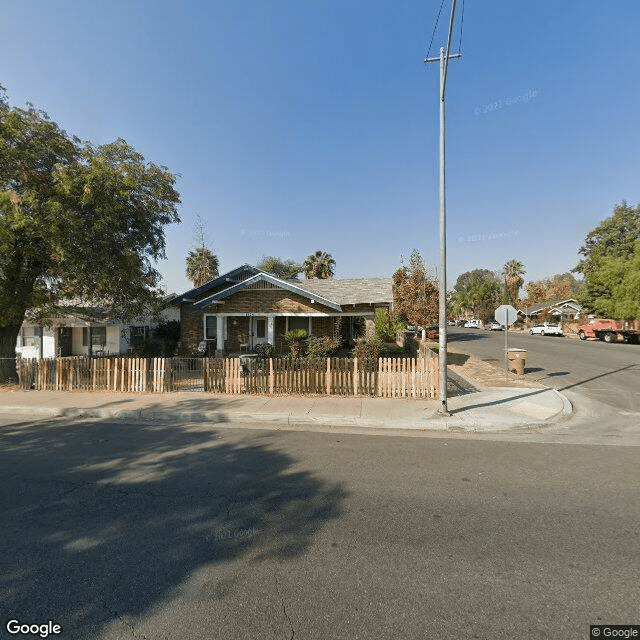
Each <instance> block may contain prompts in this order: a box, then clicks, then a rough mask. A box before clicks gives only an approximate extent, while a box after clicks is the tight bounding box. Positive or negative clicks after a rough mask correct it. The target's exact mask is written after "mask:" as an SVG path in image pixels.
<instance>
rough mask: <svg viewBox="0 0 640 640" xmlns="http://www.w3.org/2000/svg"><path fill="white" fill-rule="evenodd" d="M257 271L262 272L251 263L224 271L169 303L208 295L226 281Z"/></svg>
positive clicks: (238, 278) (241, 278) (241, 277)
mask: <svg viewBox="0 0 640 640" xmlns="http://www.w3.org/2000/svg"><path fill="white" fill-rule="evenodd" d="M257 273H262V272H261V271H260V269H256V267H252V266H251V265H250V264H243V265H242V266H241V267H238V268H237V269H233V270H232V271H228V272H227V273H223V274H222V275H221V276H218V277H217V278H214V279H213V280H209V282H205V284H203V285H202V286H200V287H195V288H193V289H189V291H186V292H185V293H182V294H181V295H179V296H176V297H175V298H173V299H172V300H170V301H169V302H168V304H169V305H174V304H180V303H181V302H187V301H193V300H199V299H200V298H201V297H202V296H203V295H206V294H207V293H209V292H210V291H213V290H214V289H217V288H220V287H221V286H222V285H224V284H225V283H230V284H233V283H236V282H240V281H242V280H243V279H244V278H246V277H251V276H254V275H256V274H257Z"/></svg>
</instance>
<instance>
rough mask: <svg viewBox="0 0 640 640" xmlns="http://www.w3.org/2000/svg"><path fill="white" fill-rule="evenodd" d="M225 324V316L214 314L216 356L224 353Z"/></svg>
mask: <svg viewBox="0 0 640 640" xmlns="http://www.w3.org/2000/svg"><path fill="white" fill-rule="evenodd" d="M226 325H227V318H226V316H216V356H218V357H222V356H223V355H224V334H225V329H226V328H227V327H226Z"/></svg>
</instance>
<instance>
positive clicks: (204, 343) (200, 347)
mask: <svg viewBox="0 0 640 640" xmlns="http://www.w3.org/2000/svg"><path fill="white" fill-rule="evenodd" d="M206 352H207V341H206V340H203V341H202V342H201V343H200V344H199V345H198V353H202V354H205V353H206Z"/></svg>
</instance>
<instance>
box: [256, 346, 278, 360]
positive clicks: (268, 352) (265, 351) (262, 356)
mask: <svg viewBox="0 0 640 640" xmlns="http://www.w3.org/2000/svg"><path fill="white" fill-rule="evenodd" d="M254 350H255V352H256V353H257V354H258V360H268V359H269V358H273V352H274V349H273V345H272V344H271V343H270V342H260V343H259V344H257V345H256V346H255V349H254Z"/></svg>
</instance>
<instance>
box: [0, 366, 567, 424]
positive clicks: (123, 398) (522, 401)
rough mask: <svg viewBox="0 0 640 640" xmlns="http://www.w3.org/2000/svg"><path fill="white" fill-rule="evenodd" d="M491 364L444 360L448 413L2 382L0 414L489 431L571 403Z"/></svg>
mask: <svg viewBox="0 0 640 640" xmlns="http://www.w3.org/2000/svg"><path fill="white" fill-rule="evenodd" d="M453 361H454V362H455V361H456V360H455V358H454V359H453ZM494 369H495V367H494V368H492V366H488V365H487V363H485V362H481V361H477V360H474V359H472V358H469V357H468V356H464V357H463V358H459V359H458V364H457V365H455V364H454V365H452V366H451V367H450V373H451V380H452V392H451V393H452V395H451V397H450V398H449V403H448V404H449V410H450V412H451V416H441V415H439V414H438V408H439V401H438V400H429V401H427V400H412V399H400V398H397V399H396V398H371V397H357V398H349V397H341V396H254V395H236V396H231V395H224V394H210V393H206V394H205V393H204V392H181V393H165V394H133V393H129V394H127V393H109V392H92V393H87V392H64V391H60V392H58V391H20V390H7V389H6V388H5V389H4V390H0V418H2V419H7V418H15V419H18V420H19V419H43V418H44V419H46V418H60V417H66V418H99V419H121V420H158V421H165V422H166V421H175V422H193V421H197V422H207V423H215V424H221V423H222V424H233V423H236V424H243V425H245V426H266V427H271V428H284V429H286V428H289V429H292V428H299V427H303V428H304V427H306V428H313V427H316V428H322V429H325V428H326V429H328V428H331V427H349V428H353V429H355V430H358V429H360V428H362V429H367V430H370V429H372V428H376V429H400V430H402V429H410V430H446V429H455V430H464V431H478V432H495V431H508V430H513V429H525V428H540V427H542V426H547V425H550V424H552V423H555V422H558V421H559V420H563V419H566V418H567V417H568V416H570V415H571V413H572V407H571V403H570V402H569V401H568V400H567V399H566V398H565V397H564V396H563V395H561V394H560V393H558V392H557V391H556V390H554V389H549V388H546V387H542V386H540V385H533V384H531V383H529V382H527V381H522V380H517V379H512V380H509V381H508V384H509V385H510V386H502V385H504V383H505V381H504V378H503V377H500V374H499V371H498V370H497V369H495V370H494ZM496 385H499V386H496Z"/></svg>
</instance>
